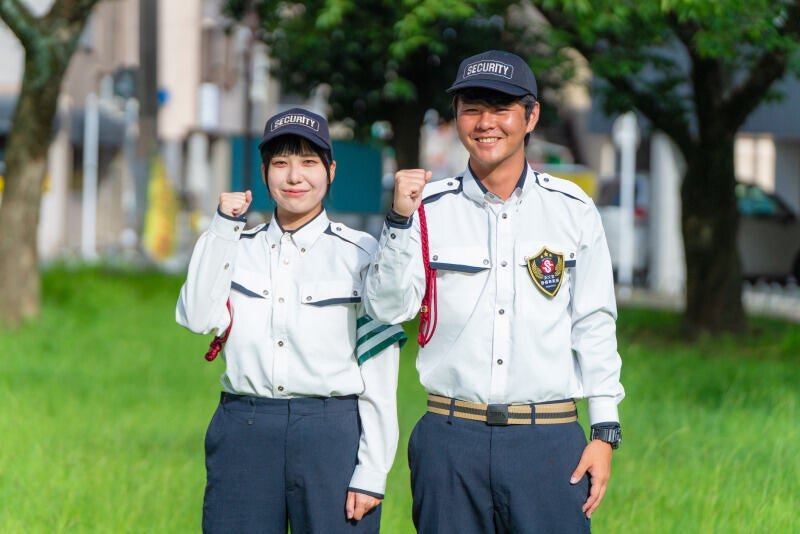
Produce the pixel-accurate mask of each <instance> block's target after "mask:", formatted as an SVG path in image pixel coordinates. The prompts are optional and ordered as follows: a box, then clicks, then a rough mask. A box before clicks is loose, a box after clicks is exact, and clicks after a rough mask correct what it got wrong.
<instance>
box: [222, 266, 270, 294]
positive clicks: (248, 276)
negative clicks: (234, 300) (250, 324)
mask: <svg viewBox="0 0 800 534" xmlns="http://www.w3.org/2000/svg"><path fill="white" fill-rule="evenodd" d="M269 285H270V284H269V278H268V277H267V275H266V274H264V273H260V272H258V271H250V270H248V269H242V268H236V269H235V270H234V272H233V279H232V280H231V289H232V290H233V291H238V292H239V293H241V294H242V295H247V296H248V297H255V298H260V299H263V298H267V297H269Z"/></svg>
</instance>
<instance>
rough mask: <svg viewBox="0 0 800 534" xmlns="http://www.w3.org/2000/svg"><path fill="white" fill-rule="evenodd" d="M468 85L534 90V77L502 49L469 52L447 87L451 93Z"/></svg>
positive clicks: (514, 91) (516, 92) (508, 91)
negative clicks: (478, 52) (474, 53)
mask: <svg viewBox="0 0 800 534" xmlns="http://www.w3.org/2000/svg"><path fill="white" fill-rule="evenodd" d="M468 87H483V88H485V89H494V90H495V91H500V92H501V93H506V94H509V95H512V96H520V97H522V96H525V95H533V96H534V97H537V94H536V77H535V76H534V75H533V71H531V68H530V67H529V66H528V64H527V63H525V61H523V59H522V58H521V57H519V56H518V55H516V54H512V53H511V52H503V51H502V50H489V51H488V52H483V53H482V54H477V55H475V56H470V57H468V58H467V59H465V60H464V61H462V62H461V65H460V66H459V67H458V75H457V76H456V81H455V82H453V85H451V86H450V88H449V89H448V90H447V92H448V93H455V92H456V91H460V90H461V89H466V88H468Z"/></svg>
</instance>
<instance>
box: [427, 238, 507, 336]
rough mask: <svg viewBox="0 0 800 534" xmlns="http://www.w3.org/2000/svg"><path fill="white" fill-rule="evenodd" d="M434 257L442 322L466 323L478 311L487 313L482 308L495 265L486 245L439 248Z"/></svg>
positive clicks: (439, 311) (439, 316) (431, 256)
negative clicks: (483, 296)
mask: <svg viewBox="0 0 800 534" xmlns="http://www.w3.org/2000/svg"><path fill="white" fill-rule="evenodd" d="M430 261H431V268H433V269H436V294H437V299H438V303H437V305H438V319H437V320H438V321H439V323H442V324H453V325H456V324H458V325H462V326H463V325H465V324H466V323H467V322H468V321H469V319H470V317H471V316H472V315H473V314H474V313H483V312H482V311H481V310H479V309H478V308H479V305H480V304H481V295H482V294H483V291H484V289H485V287H486V281H487V279H488V273H489V270H490V269H491V267H492V262H491V259H490V256H489V252H488V249H487V248H486V247H446V248H437V249H434V250H431V252H430ZM484 300H485V299H484ZM445 330H446V329H443V330H442V331H445Z"/></svg>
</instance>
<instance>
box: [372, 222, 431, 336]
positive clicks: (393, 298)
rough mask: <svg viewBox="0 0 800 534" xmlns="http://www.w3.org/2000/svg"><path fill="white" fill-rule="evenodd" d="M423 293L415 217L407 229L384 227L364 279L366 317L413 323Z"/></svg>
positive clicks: (423, 272) (420, 254) (394, 226)
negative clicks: (411, 320)
mask: <svg viewBox="0 0 800 534" xmlns="http://www.w3.org/2000/svg"><path fill="white" fill-rule="evenodd" d="M424 293H425V268H424V266H423V263H422V249H421V245H420V231H419V222H418V221H417V217H414V218H413V219H412V221H411V223H410V224H409V225H408V226H397V225H392V224H391V223H390V222H388V221H387V223H386V224H385V226H384V229H383V232H382V235H381V239H380V243H379V246H378V253H377V255H376V257H375V259H374V260H373V262H372V265H370V268H369V271H368V273H367V278H366V295H367V301H366V308H367V313H368V314H370V315H371V316H372V317H375V318H376V319H378V320H379V321H382V322H385V323H391V324H397V323H401V322H403V321H407V320H409V319H412V318H413V317H415V316H416V315H417V312H418V311H419V307H420V303H421V302H422V297H423V295H424Z"/></svg>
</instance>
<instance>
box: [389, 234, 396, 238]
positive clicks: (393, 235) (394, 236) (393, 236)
mask: <svg viewBox="0 0 800 534" xmlns="http://www.w3.org/2000/svg"><path fill="white" fill-rule="evenodd" d="M389 237H391V238H392V239H394V238H396V237H397V235H396V234H389Z"/></svg>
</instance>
